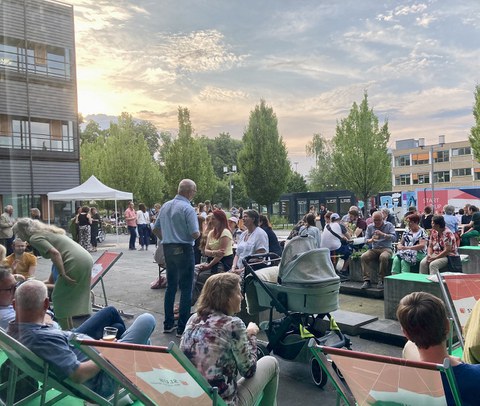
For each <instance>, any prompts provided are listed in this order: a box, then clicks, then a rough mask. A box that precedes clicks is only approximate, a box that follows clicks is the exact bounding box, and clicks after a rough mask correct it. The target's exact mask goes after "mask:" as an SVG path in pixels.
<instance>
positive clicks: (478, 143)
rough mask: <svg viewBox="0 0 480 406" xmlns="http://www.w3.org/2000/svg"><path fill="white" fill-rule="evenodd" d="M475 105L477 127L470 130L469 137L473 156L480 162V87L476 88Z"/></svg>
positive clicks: (474, 113)
mask: <svg viewBox="0 0 480 406" xmlns="http://www.w3.org/2000/svg"><path fill="white" fill-rule="evenodd" d="M474 94H475V104H474V106H473V117H474V118H475V125H474V126H473V127H472V128H471V130H470V136H469V137H468V139H469V141H470V145H471V146H472V149H473V155H474V156H475V159H476V160H477V161H480V85H477V86H476V87H475V93H474Z"/></svg>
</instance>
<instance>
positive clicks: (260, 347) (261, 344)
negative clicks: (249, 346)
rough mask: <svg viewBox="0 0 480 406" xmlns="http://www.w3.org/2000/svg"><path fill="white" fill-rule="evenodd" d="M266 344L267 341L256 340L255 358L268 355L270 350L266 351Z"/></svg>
mask: <svg viewBox="0 0 480 406" xmlns="http://www.w3.org/2000/svg"><path fill="white" fill-rule="evenodd" d="M267 345H268V343H266V342H265V341H260V340H257V360H259V359H260V358H262V357H265V356H266V355H270V351H268V347H267Z"/></svg>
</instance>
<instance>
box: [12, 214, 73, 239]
mask: <svg viewBox="0 0 480 406" xmlns="http://www.w3.org/2000/svg"><path fill="white" fill-rule="evenodd" d="M13 233H14V234H15V235H16V236H17V237H19V238H21V239H22V240H23V241H30V237H31V236H32V235H33V234H45V233H54V234H65V230H63V229H61V228H58V227H55V226H52V225H48V224H45V223H42V222H41V221H38V220H32V219H31V218H28V217H24V218H20V219H18V221H17V222H16V223H15V225H14V226H13Z"/></svg>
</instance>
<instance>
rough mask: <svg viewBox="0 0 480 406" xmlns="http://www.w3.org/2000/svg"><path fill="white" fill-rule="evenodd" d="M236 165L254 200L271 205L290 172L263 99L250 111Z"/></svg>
mask: <svg viewBox="0 0 480 406" xmlns="http://www.w3.org/2000/svg"><path fill="white" fill-rule="evenodd" d="M238 164H239V171H240V175H241V177H242V179H243V182H244V184H245V185H246V188H247V192H248V195H249V196H250V197H251V198H252V199H253V200H255V201H256V202H257V203H259V204H261V205H268V204H271V203H273V202H275V201H276V200H278V198H279V196H280V194H282V193H283V192H284V191H285V189H286V186H287V182H288V176H289V174H290V163H289V162H288V159H287V149H286V147H285V143H284V142H283V139H282V137H280V136H279V134H278V128H277V117H276V115H275V113H274V112H273V109H272V108H271V107H268V106H267V105H266V103H265V100H261V101H260V104H259V105H257V106H255V109H254V110H253V111H251V112H250V119H249V123H248V127H247V129H246V131H245V133H244V135H243V148H242V150H241V151H240V153H239V155H238Z"/></svg>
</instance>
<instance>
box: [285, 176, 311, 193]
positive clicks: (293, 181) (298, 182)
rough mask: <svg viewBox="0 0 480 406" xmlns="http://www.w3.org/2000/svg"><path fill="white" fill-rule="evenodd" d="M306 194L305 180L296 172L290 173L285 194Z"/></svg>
mask: <svg viewBox="0 0 480 406" xmlns="http://www.w3.org/2000/svg"><path fill="white" fill-rule="evenodd" d="M296 192H308V187H307V182H306V181H305V178H304V177H303V176H302V175H300V174H299V173H298V172H295V171H293V172H291V173H290V177H289V178H288V183H287V193H296Z"/></svg>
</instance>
